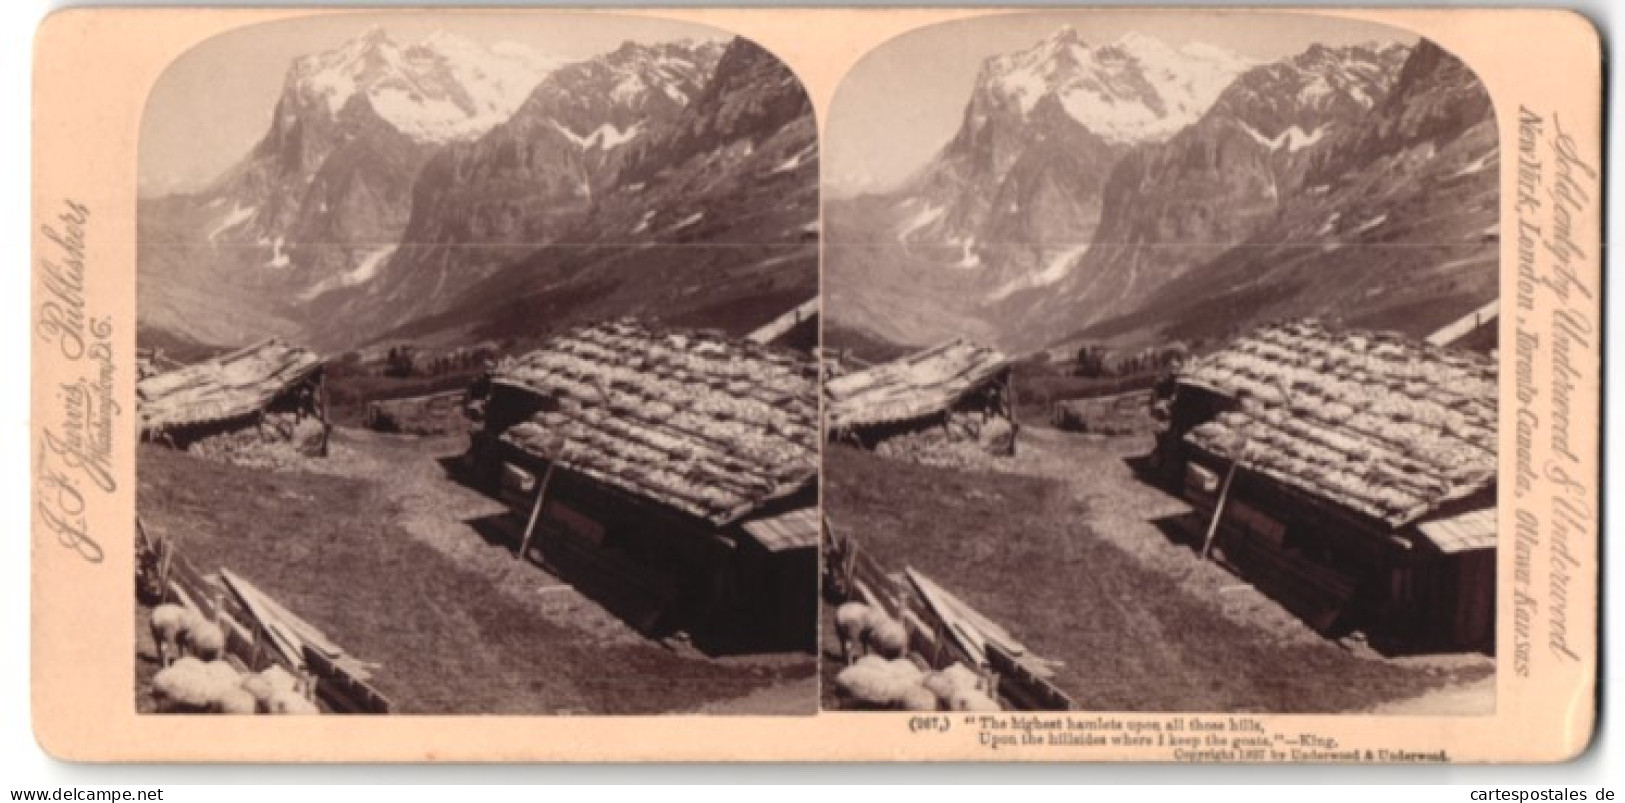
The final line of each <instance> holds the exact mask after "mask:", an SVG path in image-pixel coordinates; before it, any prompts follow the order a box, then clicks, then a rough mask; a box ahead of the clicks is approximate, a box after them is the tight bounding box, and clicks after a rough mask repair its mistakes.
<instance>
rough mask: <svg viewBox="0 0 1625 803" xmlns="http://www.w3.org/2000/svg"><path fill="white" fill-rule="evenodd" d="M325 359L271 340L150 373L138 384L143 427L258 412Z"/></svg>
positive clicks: (143, 429)
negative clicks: (204, 359) (182, 365)
mask: <svg viewBox="0 0 1625 803" xmlns="http://www.w3.org/2000/svg"><path fill="white" fill-rule="evenodd" d="M321 364H322V359H321V357H318V356H317V355H316V354H315V353H314V352H311V351H310V350H308V349H303V348H299V347H297V346H290V345H287V344H285V343H282V342H280V341H278V340H275V339H272V340H267V341H265V342H263V343H260V344H257V345H254V346H249V347H248V348H245V349H241V350H238V351H234V352H232V353H230V354H225V355H222V356H220V357H216V358H214V359H212V360H207V361H204V362H200V363H194V364H192V365H189V366H186V367H184V368H179V369H176V370H173V371H165V372H163V373H158V374H154V375H151V376H147V377H145V378H143V379H141V380H140V381H139V382H137V383H136V386H135V392H136V402H137V414H138V416H139V418H140V421H141V432H142V434H143V435H148V434H152V433H155V432H159V431H162V430H164V429H166V428H169V427H185V426H196V425H199V424H207V423H211V422H216V421H226V420H230V419H233V418H240V417H242V416H246V415H250V414H252V413H256V412H258V411H260V410H263V409H264V408H265V407H266V406H268V405H269V404H270V403H271V402H272V401H273V400H275V399H276V398H277V397H278V396H280V395H282V394H283V393H284V392H286V391H287V390H288V389H289V388H290V387H292V386H293V385H294V384H295V383H298V382H300V381H302V380H304V379H306V378H308V377H309V376H310V375H311V374H313V373H315V372H316V370H317V369H319V368H320V367H321Z"/></svg>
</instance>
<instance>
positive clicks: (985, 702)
mask: <svg viewBox="0 0 1625 803" xmlns="http://www.w3.org/2000/svg"><path fill="white" fill-rule="evenodd" d="M948 707H949V709H951V710H953V711H969V712H973V713H974V712H982V711H1002V710H1003V709H1002V708H1000V707H999V704H998V703H996V702H994V701H993V698H991V697H988V696H987V694H986V693H984V692H981V691H977V690H976V689H959V690H957V691H955V692H954V696H953V699H951V700H949V701H948Z"/></svg>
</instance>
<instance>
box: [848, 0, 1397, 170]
mask: <svg viewBox="0 0 1625 803" xmlns="http://www.w3.org/2000/svg"><path fill="white" fill-rule="evenodd" d="M1064 25H1071V26H1072V27H1073V28H1074V29H1075V30H1076V31H1077V33H1078V36H1079V38H1081V39H1082V40H1083V42H1084V43H1086V44H1088V45H1089V46H1091V47H1096V46H1100V45H1105V44H1110V43H1112V42H1114V41H1116V40H1117V39H1119V38H1120V37H1122V36H1123V35H1124V34H1128V33H1138V34H1144V35H1147V36H1151V37H1154V38H1157V39H1161V40H1163V41H1164V42H1166V43H1168V44H1169V45H1172V46H1173V47H1175V48H1178V47H1181V46H1183V45H1185V44H1187V43H1191V42H1201V43H1206V44H1210V45H1214V46H1217V47H1220V48H1224V49H1225V50H1230V51H1233V52H1235V53H1238V54H1240V55H1242V56H1246V57H1248V58H1252V59H1256V60H1259V61H1275V60H1279V59H1281V58H1285V57H1287V56H1291V55H1295V54H1297V53H1301V52H1303V51H1304V50H1305V49H1307V48H1308V47H1309V46H1310V45H1311V44H1314V43H1317V42H1318V43H1321V44H1325V45H1328V46H1332V47H1338V46H1343V45H1349V44H1357V43H1362V42H1371V41H1383V42H1403V43H1406V44H1410V43H1414V42H1415V40H1416V36H1415V35H1414V34H1410V33H1407V32H1405V31H1400V30H1397V29H1394V28H1390V27H1387V26H1382V25H1373V24H1370V23H1366V22H1359V21H1354V20H1347V19H1340V18H1336V17H1332V16H1324V15H1314V14H1291V15H1289V14H1268V13H1265V14H1247V13H1237V12H1229V13H1227V12H1201V11H1188V10H1179V11H1170V12H1166V13H1148V12H1144V11H1122V12H1119V11H1104V10H1092V11H1068V12H1039V13H1025V12H1024V13H1017V14H1010V15H1005V16H1000V17H996V18H993V17H984V18H978V19H974V20H967V21H959V22H950V23H943V24H939V25H934V26H931V27H928V28H922V29H920V30H918V31H914V32H911V33H908V34H904V35H903V36H900V37H898V38H896V39H893V40H891V41H890V42H887V43H886V44H884V45H882V46H881V47H879V48H877V49H876V50H874V51H872V52H870V53H869V54H868V55H866V56H864V57H863V59H861V60H860V61H859V62H858V63H857V64H856V65H855V66H854V67H853V68H852V71H851V72H850V73H848V75H847V77H846V78H845V79H844V80H843V81H842V83H841V86H840V88H839V89H838V90H837V91H836V94H835V98H834V101H833V104H832V108H831V109H830V110H829V113H828V124H827V125H826V126H825V137H824V150H823V156H824V170H825V173H824V176H825V192H826V194H827V195H829V196H832V197H841V196H850V195H855V194H858V193H862V192H872V191H876V190H883V189H888V188H890V187H893V186H896V185H897V184H898V183H899V182H901V181H903V180H904V179H905V178H907V177H908V176H910V175H912V174H913V173H914V172H915V171H917V170H919V169H920V168H921V167H922V166H924V165H925V164H926V163H927V162H928V161H929V160H930V159H931V158H932V157H933V156H935V155H936V154H937V152H938V151H940V150H941V149H942V147H943V146H944V145H945V144H947V142H948V141H949V140H950V139H952V138H953V135H954V132H955V131H957V130H958V128H959V125H960V123H961V121H962V119H963V116H964V112H965V105H966V102H967V101H968V100H969V99H970V96H971V90H972V89H973V88H974V87H975V84H976V76H977V73H978V71H979V70H980V69H981V67H982V62H983V61H984V60H986V59H987V58H988V57H990V56H999V55H1003V54H1006V53H1014V52H1019V51H1023V50H1026V49H1028V48H1030V47H1032V46H1033V45H1034V44H1036V43H1038V42H1039V41H1041V40H1043V39H1044V38H1045V37H1048V36H1050V35H1051V34H1053V33H1054V32H1055V31H1056V30H1058V29H1060V28H1061V27H1062V26H1064Z"/></svg>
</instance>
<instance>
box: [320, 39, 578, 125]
mask: <svg viewBox="0 0 1625 803" xmlns="http://www.w3.org/2000/svg"><path fill="white" fill-rule="evenodd" d="M557 66H558V62H557V61H556V60H553V59H549V58H546V57H545V56H543V55H541V54H539V53H536V52H535V51H533V50H531V49H529V48H526V47H524V46H523V45H519V44H516V43H512V42H504V43H502V44H501V45H500V46H496V47H486V46H484V45H481V44H479V43H477V42H474V41H472V40H470V39H466V38H464V37H461V36H456V35H454V34H449V33H445V32H443V31H440V32H436V33H433V34H430V35H429V36H428V37H426V38H424V39H423V40H422V41H420V42H417V43H416V44H412V45H409V46H405V47H403V46H401V45H400V44H398V43H396V42H395V41H394V40H393V39H391V38H390V36H389V34H388V33H387V32H386V31H385V30H384V29H383V28H379V27H373V28H369V29H368V30H367V31H366V32H364V33H362V34H361V35H359V36H357V37H355V38H354V39H351V40H350V41H348V42H346V43H344V44H343V45H342V46H340V47H338V48H337V49H334V50H330V51H328V52H325V53H320V54H316V55H311V56H306V57H304V58H301V59H299V60H297V61H295V62H294V65H293V68H292V70H291V72H290V74H289V82H290V84H291V86H292V89H293V90H294V91H295V92H297V93H298V94H299V95H300V96H302V97H304V98H306V99H307V100H308V101H311V102H312V103H313V105H321V104H325V106H326V108H327V111H328V113H329V114H330V115H334V116H336V115H338V113H339V111H340V110H341V109H343V108H344V106H345V105H346V104H348V103H349V102H350V100H351V98H353V97H354V96H356V95H358V94H361V95H365V96H366V99H367V101H368V102H369V103H370V105H371V106H372V108H373V110H374V111H376V112H377V113H378V115H379V116H380V117H382V118H383V119H384V120H385V121H386V122H388V123H389V124H390V125H392V126H394V127H395V128H396V129H397V130H399V131H400V132H401V133H403V134H405V135H407V136H409V137H411V138H412V139H414V140H417V141H419V142H447V141H451V140H458V139H468V138H472V137H475V136H478V135H480V134H482V133H484V132H485V131H487V130H489V129H490V128H491V127H492V126H495V125H496V124H497V123H500V122H502V121H503V120H505V119H507V118H508V116H509V115H511V114H513V112H514V110H515V109H517V108H519V105H520V104H521V103H523V102H524V100H525V98H526V97H527V96H528V94H529V93H530V90H531V89H532V88H533V87H535V86H536V84H537V83H538V82H540V81H541V80H542V79H543V78H544V77H546V75H547V74H548V73H549V72H550V71H552V70H553V69H554V68H556V67H557Z"/></svg>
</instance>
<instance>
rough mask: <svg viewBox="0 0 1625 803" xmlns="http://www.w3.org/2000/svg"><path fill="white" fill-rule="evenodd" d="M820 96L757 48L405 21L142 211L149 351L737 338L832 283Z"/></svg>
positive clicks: (315, 64) (373, 35)
mask: <svg viewBox="0 0 1625 803" xmlns="http://www.w3.org/2000/svg"><path fill="white" fill-rule="evenodd" d="M817 175H818V154H817V145H816V140H815V129H814V123H813V117H812V110H811V106H810V104H809V102H808V100H807V98H806V95H805V93H804V92H803V90H802V88H801V86H800V84H799V82H798V81H797V80H796V78H795V77H794V75H793V74H791V73H790V71H789V70H788V69H787V68H785V67H784V66H783V65H782V64H781V63H780V62H779V61H778V60H777V59H776V58H774V57H773V56H771V55H770V54H768V53H767V52H765V51H763V50H761V49H760V48H758V47H756V46H755V45H753V44H751V43H749V42H746V41H744V40H741V39H734V40H732V41H726V42H724V41H693V40H679V41H666V42H653V43H642V42H626V43H625V44H623V45H621V46H620V47H619V48H617V49H614V50H613V51H611V52H607V53H603V54H601V55H599V56H596V57H594V58H590V59H587V60H585V61H579V62H573V63H560V62H559V61H558V60H556V59H549V58H548V57H545V56H542V55H539V54H536V53H534V52H531V51H530V50H528V49H527V48H525V47H523V46H517V45H507V44H504V45H498V46H494V47H487V46H485V45H482V44H480V43H477V42H474V41H471V40H468V39H464V38H460V37H457V36H455V35H451V34H445V33H437V34H434V35H432V36H429V37H428V38H426V39H424V40H422V41H420V42H417V43H414V44H409V45H403V44H400V43H397V42H396V41H394V40H393V39H392V38H391V37H390V35H389V34H388V33H387V32H385V31H384V30H382V29H372V30H370V31H368V32H366V33H365V34H363V35H361V36H358V37H357V38H355V39H353V40H351V41H349V42H347V43H345V44H344V45H342V46H341V47H339V48H337V49H334V50H332V51H329V52H324V53H318V54H312V55H308V56H305V57H302V58H299V59H297V60H295V61H294V62H293V64H292V65H291V66H290V67H289V69H288V71H287V76H286V79H285V81H284V84H283V89H282V92H281V96H280V98H279V99H278V100H277V101H276V106H275V111H274V113H273V114H272V117H271V123H270V127H269V130H267V131H266V133H265V135H264V137H263V138H262V139H260V141H259V142H258V144H257V145H255V146H254V147H253V149H252V150H251V151H250V152H249V153H248V154H247V155H246V156H244V157H243V158H242V160H241V161H240V162H238V163H237V164H236V165H235V166H234V167H232V168H231V169H229V170H228V171H227V172H226V173H225V174H224V175H222V176H220V177H219V178H218V179H216V180H214V181H213V182H211V183H209V184H208V185H207V186H205V187H204V188H202V189H201V190H198V191H195V192H189V193H181V194H171V195H164V196H156V197H143V198H142V199H141V201H140V205H139V223H138V226H139V231H138V242H139V249H138V262H139V275H138V280H139V281H138V293H139V296H140V298H139V310H140V314H139V317H140V331H139V333H138V339H139V340H141V341H142V344H143V345H157V346H173V347H176V348H179V347H183V346H197V345H206V346H214V347H227V346H237V345H243V344H247V343H249V342H253V341H256V340H259V339H263V338H265V337H267V336H281V337H285V338H290V339H294V340H297V341H299V342H304V343H308V344H310V345H311V346H313V347H315V348H317V349H318V350H321V351H325V352H329V353H333V352H338V351H343V350H352V349H357V348H362V347H365V346H367V345H369V344H375V343H381V342H384V341H387V340H392V339H393V340H399V339H403V338H410V339H412V340H413V341H414V342H419V343H424V344H430V345H438V346H446V347H449V346H456V345H462V344H468V343H473V342H475V341H481V340H488V339H501V338H515V339H526V338H538V337H543V336H546V335H547V334H550V333H552V332H555V331H559V330H561V329H563V328H566V327H568V326H571V325H573V324H576V323H580V322H583V321H587V320H594V319H599V318H603V317H607V316H618V315H645V316H650V317H657V318H660V319H662V320H666V321H668V322H672V323H676V324H683V325H697V326H712V327H717V328H722V329H725V330H729V331H734V332H736V333H742V332H744V331H748V330H750V329H752V328H754V327H756V326H759V325H761V324H762V323H764V322H766V321H768V320H771V319H772V318H773V317H775V316H776V315H778V314H780V313H782V312H784V311H785V310H786V309H789V308H791V307H794V306H795V305H796V304H799V303H801V302H803V301H805V300H806V299H808V298H811V297H812V296H813V295H814V294H815V293H816V292H817V268H816V266H817V245H816V239H817V233H818V228H817V218H818V207H817Z"/></svg>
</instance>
